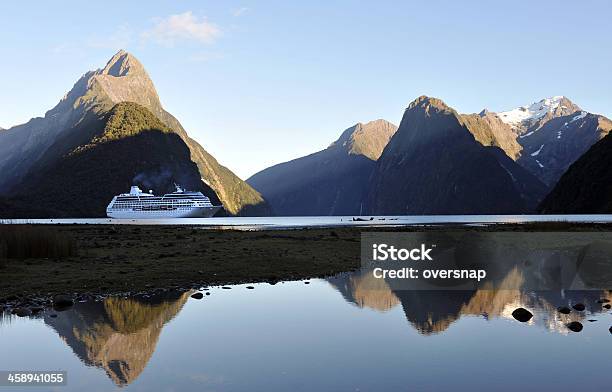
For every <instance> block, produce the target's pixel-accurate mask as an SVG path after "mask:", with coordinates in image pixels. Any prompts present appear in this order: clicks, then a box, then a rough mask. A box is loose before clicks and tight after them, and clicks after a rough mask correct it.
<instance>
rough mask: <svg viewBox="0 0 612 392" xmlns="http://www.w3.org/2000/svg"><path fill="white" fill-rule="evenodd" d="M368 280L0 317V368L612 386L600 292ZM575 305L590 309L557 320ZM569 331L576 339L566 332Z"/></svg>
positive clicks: (211, 381)
mask: <svg viewBox="0 0 612 392" xmlns="http://www.w3.org/2000/svg"><path fill="white" fill-rule="evenodd" d="M368 279H370V277H369V276H367V275H362V274H360V273H354V274H343V275H340V276H337V277H334V278H329V279H327V280H313V281H310V282H309V283H310V284H305V282H301V281H298V282H287V283H279V284H276V285H270V284H256V285H253V287H254V289H247V286H246V285H238V286H231V289H222V288H211V289H210V291H209V292H210V293H211V295H207V296H204V299H202V300H196V299H193V298H191V297H190V294H191V292H183V293H180V292H176V293H173V292H164V293H159V294H156V295H153V296H150V297H144V296H140V297H132V298H117V297H115V298H106V299H99V300H98V301H95V300H91V301H86V302H79V303H76V304H75V305H74V306H73V307H72V308H71V309H69V310H66V311H62V312H56V311H53V310H48V311H45V312H44V313H42V314H40V315H38V316H34V317H31V318H17V317H15V316H8V315H4V316H3V317H2V318H0V320H1V321H0V346H1V347H2V355H0V369H3V370H4V369H6V370H26V369H32V370H65V371H67V372H68V385H67V386H65V387H63V386H62V387H57V390H58V391H59V390H61V391H83V390H88V391H108V390H115V389H118V388H121V389H122V390H126V391H187V390H219V391H247V390H248V391H252V390H256V391H263V390H266V391H286V390H298V391H311V390H320V391H355V390H358V391H380V390H477V389H484V390H489V389H495V390H499V391H506V390H507V391H511V390H517V389H522V390H549V389H555V390H557V391H563V390H568V391H569V390H576V389H580V390H605V389H606V388H608V387H609V382H610V380H609V364H610V359H611V357H612V354H610V352H611V350H610V349H611V348H612V335H611V334H610V332H609V331H608V328H610V326H611V325H612V315H610V311H609V310H606V309H605V308H604V307H603V306H602V305H601V304H599V303H597V300H598V299H600V298H602V297H606V298H610V297H612V295H611V294H610V292H609V291H603V292H602V291H581V292H521V291H518V290H479V291H469V292H467V291H466V292H462V291H454V292H443V291H437V292H436V291H433V292H432V291H421V292H416V291H396V292H393V291H391V290H390V289H389V287H388V286H387V285H386V284H385V282H384V281H380V282H379V283H377V284H372V282H367V281H368ZM577 302H582V303H585V304H586V306H587V309H586V311H585V312H576V311H573V312H572V313H571V314H570V315H562V314H560V313H558V312H557V311H556V308H557V306H560V305H571V304H574V303H577ZM519 306H523V307H526V308H528V309H530V310H531V311H533V313H534V317H533V319H531V320H530V321H529V322H528V323H520V322H518V321H516V320H514V319H513V318H512V316H511V312H512V310H514V309H515V308H517V307H519ZM52 315H56V317H52ZM588 320H597V321H593V322H590V321H588ZM570 321H580V322H581V323H582V324H583V325H584V329H583V330H582V331H581V332H579V333H575V332H571V331H570V330H569V329H568V328H567V327H566V324H567V323H569V322H570ZM16 389H17V390H20V389H21V388H16ZM3 390H5V389H3ZM6 390H11V389H10V388H6Z"/></svg>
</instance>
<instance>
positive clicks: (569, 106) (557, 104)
mask: <svg viewBox="0 0 612 392" xmlns="http://www.w3.org/2000/svg"><path fill="white" fill-rule="evenodd" d="M580 110H582V109H580V107H579V106H578V105H576V104H574V103H573V102H572V101H570V100H569V99H567V98H566V97H564V96H562V95H559V96H555V97H550V98H544V99H542V100H540V101H538V102H535V103H532V104H531V105H527V106H520V107H518V108H515V109H512V110H508V111H506V112H499V113H497V116H498V117H499V119H500V120H501V121H503V122H505V123H506V124H508V125H510V126H511V127H512V129H513V130H514V132H516V133H517V134H519V135H522V134H525V133H529V132H533V131H536V130H538V129H539V128H541V127H542V126H543V125H544V124H545V123H546V122H548V121H549V120H551V119H553V118H557V117H563V116H569V115H570V114H573V113H575V112H577V111H580Z"/></svg>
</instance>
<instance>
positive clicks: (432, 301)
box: [327, 269, 612, 335]
mask: <svg viewBox="0 0 612 392" xmlns="http://www.w3.org/2000/svg"><path fill="white" fill-rule="evenodd" d="M327 281H328V282H329V283H330V284H331V285H332V287H334V288H335V289H336V290H338V291H339V292H340V293H341V294H342V296H343V297H344V299H345V300H346V301H347V302H349V303H353V304H355V305H357V306H358V307H360V308H366V307H367V308H371V309H374V310H378V311H388V310H391V309H392V308H393V307H395V306H396V305H397V304H401V306H402V310H403V312H404V314H405V315H406V319H407V320H408V322H409V323H410V324H411V325H412V326H413V327H414V328H415V329H416V330H417V331H418V332H419V333H421V334H423V335H430V334H435V333H440V332H444V331H445V330H447V329H448V328H449V326H450V325H451V324H452V323H453V322H455V321H457V320H459V319H460V318H461V317H462V316H480V317H483V318H485V319H491V318H496V317H501V318H509V319H512V318H513V317H512V311H513V310H515V309H516V308H519V307H523V308H526V309H530V310H532V311H533V312H534V313H537V315H538V317H534V318H533V319H532V320H530V321H529V324H535V325H539V326H542V327H545V328H546V329H548V330H550V331H555V332H559V333H564V334H565V333H568V332H569V330H568V329H567V327H566V325H567V324H568V323H570V322H572V321H584V320H585V319H586V318H587V316H588V315H589V314H591V315H592V314H596V313H601V312H605V311H606V309H605V308H603V307H602V306H601V304H598V302H597V301H599V300H601V299H608V300H612V290H603V291H599V290H585V291H558V292H557V291H522V290H518V289H505V288H504V289H497V288H495V287H493V286H492V285H491V284H487V285H486V286H485V287H484V288H482V289H479V290H473V291H458V290H451V291H446V290H427V291H425V290H393V289H392V288H391V287H390V286H389V284H388V283H387V282H385V281H384V280H382V279H374V278H372V275H371V274H370V273H364V272H361V271H359V272H355V273H351V274H343V275H339V276H336V277H333V278H329V279H327ZM374 281H375V282H374ZM522 282H523V275H522V274H521V272H520V271H519V270H518V269H512V270H510V271H509V272H508V275H507V276H506V277H505V278H504V279H503V280H502V282H501V283H500V284H499V287H521V284H522ZM576 303H583V304H585V306H586V311H585V312H571V313H570V314H561V313H559V312H558V310H557V309H558V308H559V307H560V306H570V307H571V305H573V304H576Z"/></svg>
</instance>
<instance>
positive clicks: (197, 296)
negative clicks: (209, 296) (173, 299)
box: [191, 293, 204, 299]
mask: <svg viewBox="0 0 612 392" xmlns="http://www.w3.org/2000/svg"><path fill="white" fill-rule="evenodd" d="M191 298H193V299H202V298H204V294H202V293H193V294H191Z"/></svg>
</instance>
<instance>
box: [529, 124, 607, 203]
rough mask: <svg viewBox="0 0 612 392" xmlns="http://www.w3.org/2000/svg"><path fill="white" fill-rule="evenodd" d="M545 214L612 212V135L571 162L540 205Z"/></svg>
mask: <svg viewBox="0 0 612 392" xmlns="http://www.w3.org/2000/svg"><path fill="white" fill-rule="evenodd" d="M540 211H541V212H543V213H547V214H589V213H590V214H593V213H598V214H610V213H612V135H610V134H608V135H607V136H606V137H604V138H603V139H601V140H600V141H598V142H597V143H595V144H594V145H593V146H592V147H591V148H590V149H589V150H588V151H587V152H586V153H585V154H584V155H583V156H582V157H580V158H579V159H578V160H577V161H576V162H574V163H573V164H572V165H571V166H570V168H569V169H568V170H567V172H566V173H565V174H564V175H563V176H562V177H561V179H560V180H559V182H558V183H557V185H556V186H555V188H554V189H553V190H552V192H550V194H549V195H548V196H546V199H545V200H544V201H543V202H542V205H541V206H540Z"/></svg>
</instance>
